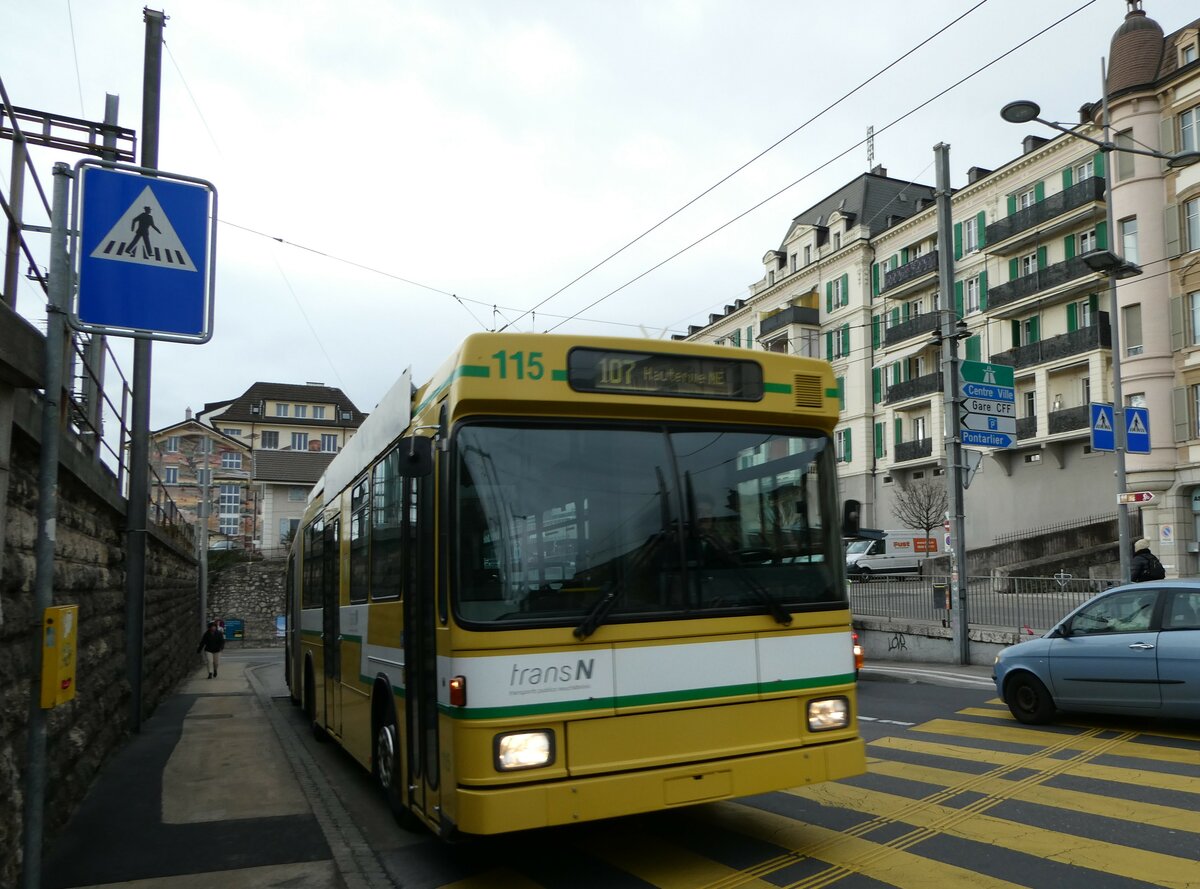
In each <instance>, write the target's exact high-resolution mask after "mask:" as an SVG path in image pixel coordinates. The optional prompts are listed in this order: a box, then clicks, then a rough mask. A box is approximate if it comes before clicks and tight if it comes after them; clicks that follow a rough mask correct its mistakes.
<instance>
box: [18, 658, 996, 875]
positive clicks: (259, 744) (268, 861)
mask: <svg viewBox="0 0 1200 889" xmlns="http://www.w3.org/2000/svg"><path fill="white" fill-rule="evenodd" d="M281 657H282V653H281V652H279V651H278V650H276V649H261V650H256V651H255V650H250V651H229V650H227V651H226V653H225V655H224V656H223V657H222V664H221V675H220V677H219V678H217V679H207V678H205V671H204V668H203V667H197V669H196V672H195V673H194V674H193V675H192V677H191V678H190V679H189V680H187V681H186V682H184V683H183V684H182V685H180V687H179V688H178V690H177V691H176V692H175V694H173V695H172V696H171V697H170V698H168V699H167V700H166V701H164V702H163V704H162V705H161V706H160V707H159V708H158V710H157V711H156V712H155V713H154V715H153V716H152V717H151V718H150V719H148V720H146V721H145V723H143V726H142V731H141V733H140V734H138V735H136V736H134V737H132V738H131V739H130V740H129V742H128V744H127V745H126V747H125V748H124V749H123V750H121V752H120V753H118V754H117V755H116V756H115V757H114V758H113V759H112V760H111V761H110V762H108V763H107V764H106V765H105V767H104V769H103V771H102V772H101V774H100V777H99V779H98V780H97V781H96V783H95V785H94V786H93V787H92V789H91V791H90V792H89V793H88V795H87V797H86V798H85V799H84V801H83V803H82V805H81V806H80V807H79V809H78V811H77V812H76V813H75V816H74V818H72V820H71V822H70V824H69V825H68V826H67V828H66V829H65V830H64V831H63V832H62V833H61V834H59V835H58V836H57V837H55V839H54V840H53V842H52V843H51V845H50V848H49V850H48V852H47V854H46V857H45V860H44V863H43V868H42V886H43V889H85V887H86V889H102V887H103V889H114V887H115V886H116V885H120V886H121V887H123V889H209V887H213V886H219V887H221V889H265V887H285V886H286V887H288V889H330V887H350V889H358V887H363V889H373V887H380V886H387V885H392V883H391V880H389V879H388V877H387V876H386V874H385V872H384V869H383V868H382V866H381V865H380V863H379V861H378V858H377V856H376V854H375V853H374V852H373V851H372V850H371V848H370V844H369V843H366V842H364V841H363V839H362V836H361V834H360V833H359V832H358V831H357V830H356V828H355V826H354V824H353V821H352V819H351V818H350V817H349V816H348V815H347V814H346V813H345V811H344V809H343V808H342V807H341V806H340V804H339V803H338V802H337V801H336V799H335V794H333V793H332V791H331V790H330V788H329V787H328V786H327V782H326V780H325V777H324V776H323V775H321V774H319V767H318V766H317V765H316V764H315V763H313V762H312V761H311V757H308V756H307V755H305V754H304V753H303V752H302V751H301V750H300V748H299V747H298V746H297V744H296V742H295V739H293V738H290V736H289V735H288V734H287V732H286V730H285V732H284V734H283V735H282V736H281V735H280V734H279V733H277V732H276V729H275V725H274V721H275V720H278V719H280V716H279V715H278V714H277V713H274V712H272V711H271V709H270V708H271V707H272V706H273V705H272V703H271V699H272V698H273V697H278V696H281V695H283V694H286V688H285V687H284V685H283V683H282V669H281V665H280V664H279V659H280V658H281ZM990 677H991V667H990V666H987V667H984V666H965V667H958V666H953V665H949V664H925V663H900V662H892V663H886V664H880V663H878V662H874V663H872V662H868V664H867V665H866V666H865V667H864V668H863V672H862V676H861V678H862V679H863V680H864V681H872V680H883V681H893V682H915V683H923V684H929V685H950V686H958V687H970V688H985V687H991V678H990ZM281 737H282V738H283V740H282V741H281ZM289 754H290V755H289ZM314 806H315V807H316V809H315V810H314ZM331 844H332V848H331Z"/></svg>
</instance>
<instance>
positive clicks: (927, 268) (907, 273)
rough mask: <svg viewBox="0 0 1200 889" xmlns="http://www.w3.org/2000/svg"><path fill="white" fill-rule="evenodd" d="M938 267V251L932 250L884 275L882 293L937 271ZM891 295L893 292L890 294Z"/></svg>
mask: <svg viewBox="0 0 1200 889" xmlns="http://www.w3.org/2000/svg"><path fill="white" fill-rule="evenodd" d="M937 268H938V252H937V251H936V250H931V251H930V252H928V253H925V254H922V255H921V256H918V257H917V258H916V259H914V260H912V261H911V262H907V263H905V264H904V265H902V266H900V267H899V268H895V269H892V270H891V271H890V272H887V273H886V274H885V275H884V276H883V288H882V291H881V292H882V293H887V292H888V291H889V290H896V289H898V288H900V287H903V286H904V285H905V284H908V283H909V282H910V281H915V280H917V279H918V278H922V277H924V276H925V275H928V274H930V273H932V272H936V271H937ZM888 295H889V296H891V295H892V294H888Z"/></svg>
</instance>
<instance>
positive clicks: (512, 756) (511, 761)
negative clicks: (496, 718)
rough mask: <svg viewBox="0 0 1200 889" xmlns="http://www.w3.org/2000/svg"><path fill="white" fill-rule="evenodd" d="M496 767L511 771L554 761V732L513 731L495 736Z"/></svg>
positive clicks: (544, 764)
mask: <svg viewBox="0 0 1200 889" xmlns="http://www.w3.org/2000/svg"><path fill="white" fill-rule="evenodd" d="M495 750H496V769H497V770H498V771H501V772H512V771H516V770H517V769H536V768H540V767H541V766H548V765H550V764H551V763H552V762H554V732H552V731H549V730H545V729H543V730H540V731H534V732H514V733H513V734H511V735H497V736H496V745H495Z"/></svg>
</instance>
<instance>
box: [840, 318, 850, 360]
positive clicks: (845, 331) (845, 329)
mask: <svg viewBox="0 0 1200 889" xmlns="http://www.w3.org/2000/svg"><path fill="white" fill-rule="evenodd" d="M842 354H843V355H849V354H850V325H849V324H843V325H842Z"/></svg>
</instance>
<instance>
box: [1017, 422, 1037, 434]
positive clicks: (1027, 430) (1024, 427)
mask: <svg viewBox="0 0 1200 889" xmlns="http://www.w3.org/2000/svg"><path fill="white" fill-rule="evenodd" d="M1035 435H1037V417H1020V418H1018V419H1017V439H1018V440H1020V439H1022V438H1033V437H1034V436H1035Z"/></svg>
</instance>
